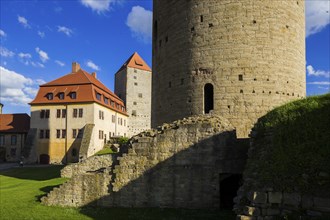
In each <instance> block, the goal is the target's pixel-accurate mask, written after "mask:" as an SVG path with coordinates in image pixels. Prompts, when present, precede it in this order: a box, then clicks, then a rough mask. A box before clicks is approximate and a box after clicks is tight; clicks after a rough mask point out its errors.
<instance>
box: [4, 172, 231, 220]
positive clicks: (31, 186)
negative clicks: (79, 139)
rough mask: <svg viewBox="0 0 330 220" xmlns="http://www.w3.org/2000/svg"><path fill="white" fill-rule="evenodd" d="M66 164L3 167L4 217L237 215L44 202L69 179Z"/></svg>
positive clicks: (175, 219)
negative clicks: (64, 172)
mask: <svg viewBox="0 0 330 220" xmlns="http://www.w3.org/2000/svg"><path fill="white" fill-rule="evenodd" d="M61 168H62V166H50V167H24V168H14V169H10V170H6V171H0V219H1V220H5V219H8V220H13V219H20V220H24V219H42V220H45V219H54V220H57V219H58V220H66V219H68V220H74V219H77V220H84V219H114V220H120V219H123V220H124V219H139V220H143V219H150V220H158V219H171V220H179V219H187V220H188V219H189V220H190V219H201V220H204V219H205V220H207V219H218V220H219V219H221V220H222V219H224V220H226V219H235V215H234V214H233V213H232V212H231V211H219V210H187V209H157V208H143V209H137V208H92V207H86V208H80V209H76V208H61V207H48V206H44V205H42V204H40V202H39V199H40V197H41V196H43V195H45V194H46V193H47V192H49V191H50V190H51V189H52V188H53V187H54V186H57V185H59V184H61V183H63V182H64V181H65V179H63V178H59V176H60V169H61Z"/></svg>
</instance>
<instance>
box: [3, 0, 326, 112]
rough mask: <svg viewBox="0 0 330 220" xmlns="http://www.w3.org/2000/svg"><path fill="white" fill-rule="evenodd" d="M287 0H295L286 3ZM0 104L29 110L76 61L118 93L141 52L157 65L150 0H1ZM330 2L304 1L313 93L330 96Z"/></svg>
mask: <svg viewBox="0 0 330 220" xmlns="http://www.w3.org/2000/svg"><path fill="white" fill-rule="evenodd" d="M288 1H289V0H288ZM0 4H1V5H0V38H1V45H0V46H1V48H0V53H1V54H0V55H1V56H0V59H1V60H0V71H1V72H0V102H1V103H3V104H4V105H5V107H4V109H3V112H4V113H18V112H26V113H29V112H30V107H29V105H28V104H27V103H28V102H30V101H31V100H32V99H33V98H34V96H35V94H36V92H37V91H38V85H39V84H42V83H44V82H48V81H50V80H53V79H56V78H58V77H59V76H62V75H64V74H67V73H69V72H70V70H71V63H72V62H73V61H76V62H78V63H80V65H81V67H82V68H83V69H85V70H87V71H88V72H94V71H96V72H97V77H98V79H100V80H101V81H102V82H103V83H104V84H105V85H106V86H107V87H109V88H110V89H111V90H113V87H114V74H115V72H116V71H117V70H118V69H119V68H120V66H121V65H122V64H123V63H124V61H125V60H126V59H127V58H128V57H129V56H130V55H131V54H132V53H133V52H135V51H137V52H138V53H139V54H140V55H141V57H142V58H143V59H144V60H145V61H146V62H147V63H148V64H149V65H150V66H151V57H152V54H151V46H152V45H151V32H152V30H151V27H152V1H151V0H136V1H135V0H70V1H69V0H68V1H51V0H48V1H38V0H30V1H29V0H26V1H15V0H0ZM329 8H330V1H317V0H313V1H312V0H311V1H306V62H307V65H306V77H307V95H314V94H323V93H327V92H329V86H330V85H329V80H330V76H329V75H330V73H329V70H330V67H329V66H330V64H329V63H330V56H329V54H330V45H329V41H330V39H329V38H330V25H329V23H330V17H329V16H330V14H329V13H330V12H329V11H330V10H329Z"/></svg>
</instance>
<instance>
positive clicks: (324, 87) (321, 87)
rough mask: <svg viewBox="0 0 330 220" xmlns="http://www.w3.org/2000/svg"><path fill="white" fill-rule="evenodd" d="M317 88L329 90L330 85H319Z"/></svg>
mask: <svg viewBox="0 0 330 220" xmlns="http://www.w3.org/2000/svg"><path fill="white" fill-rule="evenodd" d="M317 88H319V89H324V90H329V89H330V86H329V85H328V87H326V86H318V87H317Z"/></svg>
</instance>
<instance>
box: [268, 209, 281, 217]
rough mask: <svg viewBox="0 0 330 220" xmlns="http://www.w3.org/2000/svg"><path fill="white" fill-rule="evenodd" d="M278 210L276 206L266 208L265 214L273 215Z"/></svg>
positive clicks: (277, 212)
mask: <svg viewBox="0 0 330 220" xmlns="http://www.w3.org/2000/svg"><path fill="white" fill-rule="evenodd" d="M279 214H280V210H279V209H277V208H268V209H267V215H270V216H274V215H279Z"/></svg>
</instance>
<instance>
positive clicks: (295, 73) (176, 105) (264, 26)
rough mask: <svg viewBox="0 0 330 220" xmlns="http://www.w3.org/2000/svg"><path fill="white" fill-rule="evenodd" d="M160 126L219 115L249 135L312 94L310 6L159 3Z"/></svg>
mask: <svg viewBox="0 0 330 220" xmlns="http://www.w3.org/2000/svg"><path fill="white" fill-rule="evenodd" d="M153 13H154V14H153V15H154V16H153V65H152V66H153V79H152V80H153V97H152V126H153V127H155V126H157V125H160V124H162V123H164V122H169V121H173V120H176V119H179V118H183V117H187V116H190V115H197V114H204V113H205V109H204V102H205V100H204V86H205V85H206V84H207V83H210V84H212V85H213V90H214V108H213V113H214V114H217V115H220V116H222V117H225V118H227V119H228V120H229V121H230V122H231V123H232V124H233V125H234V127H235V128H236V129H237V133H238V136H239V137H246V136H247V135H248V133H249V131H250V129H251V127H252V125H253V124H254V122H255V121H256V120H257V118H259V117H261V116H263V115H264V114H265V113H266V112H268V111H269V110H271V109H272V108H274V107H276V106H279V105H281V104H283V103H285V102H288V101H290V100H294V99H298V98H301V97H304V96H305V91H306V88H305V87H306V85H305V84H306V79H305V20H304V19H305V18H304V13H305V12H304V1H303V0H297V1H288V0H282V1H280V0H279V1H261V0H253V1H252V0H240V1H237V0H226V1H209V0H191V1H175V0H169V1H162V0H155V1H154V10H153Z"/></svg>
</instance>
